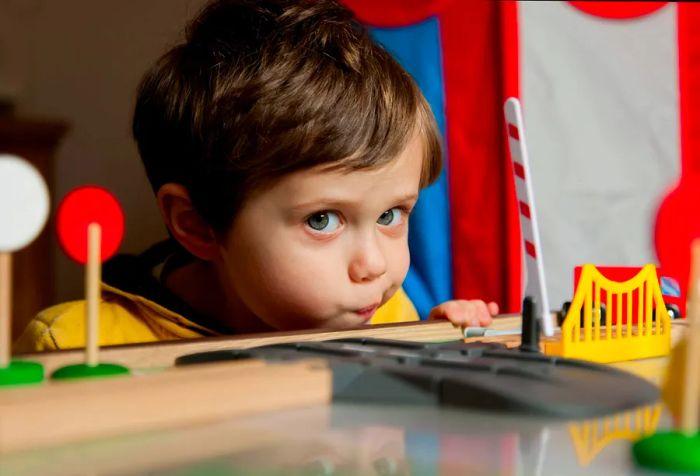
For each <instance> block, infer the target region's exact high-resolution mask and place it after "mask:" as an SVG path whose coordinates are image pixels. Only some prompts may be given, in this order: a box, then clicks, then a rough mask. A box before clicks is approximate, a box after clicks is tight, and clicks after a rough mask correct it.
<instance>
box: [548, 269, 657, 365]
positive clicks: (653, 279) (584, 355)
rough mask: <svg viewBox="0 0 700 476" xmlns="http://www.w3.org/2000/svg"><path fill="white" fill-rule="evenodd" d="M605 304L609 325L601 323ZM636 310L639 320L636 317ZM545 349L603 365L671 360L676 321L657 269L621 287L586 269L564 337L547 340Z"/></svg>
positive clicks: (550, 352)
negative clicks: (667, 303) (672, 338)
mask: <svg viewBox="0 0 700 476" xmlns="http://www.w3.org/2000/svg"><path fill="white" fill-rule="evenodd" d="M601 300H604V301H605V307H606V312H605V319H604V323H601V318H600V316H601ZM634 304H636V306H635V305H634ZM633 308H636V311H637V314H638V315H637V316H633V314H632V310H633ZM582 316H583V319H582V318H581V317H582ZM582 321H583V323H582ZM633 323H636V325H633ZM544 349H545V354H547V355H559V356H562V357H569V358H574V359H583V360H589V361H593V362H600V363H610V362H621V361H626V360H634V359H644V358H649V357H659V356H664V355H668V354H669V352H670V351H671V319H670V317H669V315H668V312H667V311H666V305H665V304H664V301H663V296H662V295H661V289H660V287H659V280H658V278H657V275H656V267H655V266H654V265H652V264H648V265H646V266H644V267H643V268H642V269H641V271H640V272H639V273H637V275H636V276H634V277H633V278H632V279H629V280H628V281H624V282H616V281H611V280H610V279H608V278H606V277H605V276H603V275H602V274H601V273H600V271H598V269H597V268H596V267H595V266H593V265H591V264H587V265H584V266H583V270H582V272H581V278H580V280H579V284H578V286H577V287H576V293H575V294H574V300H573V301H572V303H571V307H570V308H569V311H568V312H567V314H566V317H565V318H564V322H563V324H562V326H561V338H560V340H559V341H545V342H544Z"/></svg>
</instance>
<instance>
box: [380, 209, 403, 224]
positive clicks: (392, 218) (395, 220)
mask: <svg viewBox="0 0 700 476" xmlns="http://www.w3.org/2000/svg"><path fill="white" fill-rule="evenodd" d="M403 216H404V212H403V210H401V209H400V208H397V207H394V208H392V209H390V210H387V211H385V212H384V213H382V214H381V215H380V216H379V218H378V219H377V223H379V224H380V225H382V226H397V225H400V224H401V223H403Z"/></svg>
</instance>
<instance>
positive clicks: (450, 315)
mask: <svg viewBox="0 0 700 476" xmlns="http://www.w3.org/2000/svg"><path fill="white" fill-rule="evenodd" d="M494 306H495V308H494ZM492 311H496V312H498V306H497V305H496V304H495V303H489V305H488V306H487V304H486V303H485V302H484V301H480V300H473V301H466V300H453V301H447V302H444V303H442V304H440V305H438V306H435V307H434V308H433V310H432V311H431V312H430V315H429V316H428V319H441V318H446V319H449V320H450V322H452V323H453V324H454V325H455V326H460V327H481V326H487V325H489V324H490V323H491V320H492V319H491V314H492Z"/></svg>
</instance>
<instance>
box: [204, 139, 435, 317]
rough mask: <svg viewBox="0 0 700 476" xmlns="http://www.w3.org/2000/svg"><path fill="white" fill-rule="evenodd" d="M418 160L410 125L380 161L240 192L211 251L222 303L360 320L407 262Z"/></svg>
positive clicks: (270, 313) (389, 290)
mask: <svg viewBox="0 0 700 476" xmlns="http://www.w3.org/2000/svg"><path fill="white" fill-rule="evenodd" d="M422 162H423V144H422V141H421V139H420V138H419V136H418V135H416V136H415V137H414V138H413V139H412V140H411V141H410V142H409V143H408V145H407V146H406V148H405V149H404V150H403V152H402V153H401V154H400V155H399V156H398V157H397V158H396V159H395V160H392V161H391V162H390V163H388V164H386V165H384V166H382V167H380V168H374V169H363V170H359V171H350V172H349V171H328V170H326V171H323V170H319V169H310V170H304V171H300V172H296V173H293V174H290V175H287V176H285V177H283V178H281V179H280V180H279V181H277V182H276V183H275V184H274V185H273V186H272V187H270V188H266V189H265V190H264V191H262V192H260V193H257V194H255V195H254V196H253V197H251V198H250V199H248V200H247V201H246V202H245V204H244V206H243V207H242V209H241V211H240V213H239V215H238V216H237V218H236V220H235V221H234V223H233V225H232V227H231V229H230V231H229V233H228V234H227V236H226V238H225V240H224V242H223V243H222V244H221V251H220V259H219V260H217V261H218V267H219V272H220V274H221V275H222V278H223V279H222V280H223V282H224V288H225V291H226V293H228V296H229V299H230V300H231V301H232V302H234V303H235V305H232V306H231V308H232V309H240V310H242V311H243V314H248V313H249V315H250V316H255V317H256V318H257V319H259V320H260V321H262V323H261V324H264V325H266V326H269V327H272V328H274V329H280V330H290V329H304V328H312V327H327V328H335V329H337V328H345V327H353V326H358V325H362V324H367V323H369V320H370V318H371V317H372V314H373V313H374V311H376V309H377V308H378V307H379V306H381V305H382V304H383V303H385V302H386V301H387V300H388V299H389V298H390V297H391V296H392V295H393V294H394V292H395V291H396V290H397V289H398V288H399V287H400V286H401V284H402V282H403V280H404V278H405V276H406V272H407V271H408V266H409V260H410V258H409V252H408V241H407V239H408V213H409V212H410V210H411V209H412V208H413V206H414V204H415V202H416V200H417V198H418V192H419V183H420V177H421V168H422ZM246 311H247V312H246ZM234 319H235V320H239V319H245V317H243V316H242V315H239V316H236V317H234Z"/></svg>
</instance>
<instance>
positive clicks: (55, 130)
mask: <svg viewBox="0 0 700 476" xmlns="http://www.w3.org/2000/svg"><path fill="white" fill-rule="evenodd" d="M67 130H68V126H67V124H66V123H64V122H61V121H54V120H38V119H28V118H22V117H14V116H0V153H9V154H15V155H18V156H20V157H23V158H25V159H27V160H28V161H29V162H31V163H32V164H33V165H34V166H35V167H36V168H37V169H38V170H39V172H41V174H42V175H43V176H44V179H45V180H46V184H47V185H48V187H49V191H50V192H53V189H54V180H53V179H54V176H53V161H54V157H55V152H56V147H57V145H58V144H59V142H60V140H61V139H62V138H63V136H64V135H65V133H66V131H67ZM52 216H53V214H52ZM0 226H2V224H1V223H0ZM54 239H55V232H54V227H53V223H52V219H51V218H50V219H49V222H48V223H47V224H46V227H45V228H44V230H43V231H42V232H41V234H40V235H39V237H38V238H37V239H36V240H35V241H34V242H32V243H31V244H30V245H29V246H28V247H26V248H24V249H22V250H20V251H18V252H17V253H15V255H14V259H13V268H14V270H13V271H14V272H13V275H14V283H13V293H12V294H13V308H12V309H13V313H12V314H13V319H12V339H13V340H14V339H16V338H17V337H18V335H19V333H20V332H22V330H24V327H25V326H26V325H27V322H29V320H30V319H31V318H32V317H34V315H35V314H36V313H37V312H38V311H40V310H41V309H43V308H45V307H48V306H50V305H51V304H53V299H54V273H53V259H52V251H51V249H52V247H51V241H52V240H54Z"/></svg>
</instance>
